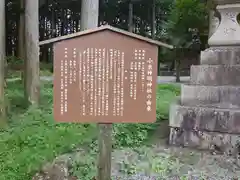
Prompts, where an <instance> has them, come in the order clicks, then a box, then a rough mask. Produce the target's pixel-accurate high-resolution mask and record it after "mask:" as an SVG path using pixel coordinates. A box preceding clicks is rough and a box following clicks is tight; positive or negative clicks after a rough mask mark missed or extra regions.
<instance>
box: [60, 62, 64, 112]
mask: <svg viewBox="0 0 240 180" xmlns="http://www.w3.org/2000/svg"><path fill="white" fill-rule="evenodd" d="M63 62H64V60H63V59H61V65H60V77H61V79H60V99H61V100H60V114H61V115H63V112H64V110H63V108H64V96H63V93H64V69H63V67H64V64H63Z"/></svg>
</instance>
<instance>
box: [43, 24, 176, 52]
mask: <svg viewBox="0 0 240 180" xmlns="http://www.w3.org/2000/svg"><path fill="white" fill-rule="evenodd" d="M102 30H110V31H113V32H116V33H120V34H123V35H126V36H129V37H132V38H135V39H139V40H142V41H145V42H148V43H150V44H155V45H157V46H163V47H166V48H169V49H173V46H172V45H169V44H166V43H163V42H161V41H155V40H153V39H149V38H146V37H143V36H140V35H137V34H134V33H131V32H128V31H125V30H122V29H119V28H115V27H112V26H109V25H104V26H100V27H97V28H94V29H89V30H85V31H80V32H77V33H73V34H68V35H65V36H60V37H56V38H52V39H48V40H44V41H40V42H39V45H40V46H41V45H44V44H52V43H55V42H58V41H63V40H66V39H70V38H74V37H78V36H84V35H87V34H91V33H95V32H98V31H102Z"/></svg>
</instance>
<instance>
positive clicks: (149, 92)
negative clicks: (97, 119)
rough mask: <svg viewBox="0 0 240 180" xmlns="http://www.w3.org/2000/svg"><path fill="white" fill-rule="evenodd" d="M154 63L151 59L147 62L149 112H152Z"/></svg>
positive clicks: (147, 103)
mask: <svg viewBox="0 0 240 180" xmlns="http://www.w3.org/2000/svg"><path fill="white" fill-rule="evenodd" d="M152 63H153V60H152V59H151V58H149V59H148V60H147V102H146V105H147V111H151V110H152V80H153V77H152V69H153V67H152Z"/></svg>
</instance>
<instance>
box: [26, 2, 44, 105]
mask: <svg viewBox="0 0 240 180" xmlns="http://www.w3.org/2000/svg"><path fill="white" fill-rule="evenodd" d="M25 23H26V26H25V38H26V39H25V42H26V43H25V44H26V51H25V53H26V61H25V62H26V63H25V77H24V78H25V79H24V85H25V98H26V100H27V102H28V103H30V104H38V102H39V95H40V78H39V46H38V43H39V20H38V1H33V0H26V1H25Z"/></svg>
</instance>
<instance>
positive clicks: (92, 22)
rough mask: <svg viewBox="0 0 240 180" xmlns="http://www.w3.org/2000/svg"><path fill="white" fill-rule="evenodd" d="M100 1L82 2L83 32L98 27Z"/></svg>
mask: <svg viewBox="0 0 240 180" xmlns="http://www.w3.org/2000/svg"><path fill="white" fill-rule="evenodd" d="M98 8H99V0H82V7H81V30H82V31H83V30H86V29H91V28H96V27H97V26H98Z"/></svg>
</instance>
